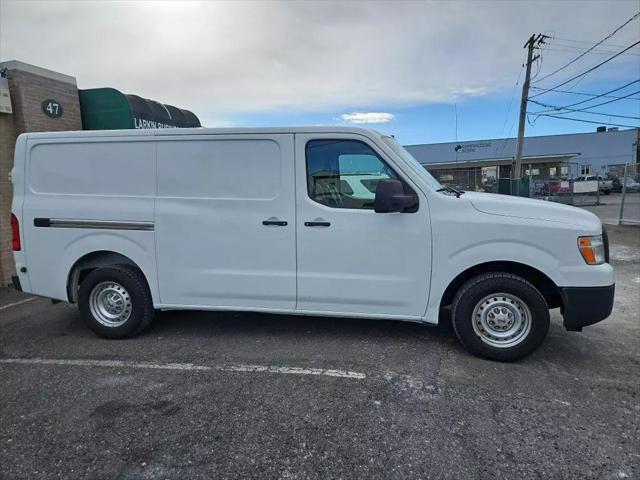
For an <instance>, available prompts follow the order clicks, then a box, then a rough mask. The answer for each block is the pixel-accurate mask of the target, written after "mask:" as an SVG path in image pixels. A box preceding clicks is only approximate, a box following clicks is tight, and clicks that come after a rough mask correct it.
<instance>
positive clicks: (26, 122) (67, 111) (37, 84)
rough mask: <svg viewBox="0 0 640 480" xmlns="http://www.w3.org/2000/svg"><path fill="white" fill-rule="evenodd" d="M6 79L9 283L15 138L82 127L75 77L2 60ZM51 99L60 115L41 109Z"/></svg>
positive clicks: (6, 277)
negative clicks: (9, 106)
mask: <svg viewBox="0 0 640 480" xmlns="http://www.w3.org/2000/svg"><path fill="white" fill-rule="evenodd" d="M5 68H6V73H7V78H8V80H9V91H10V93H11V104H12V107H13V113H12V114H6V113H0V282H1V284H2V285H5V284H7V283H9V282H10V280H11V275H12V273H13V270H14V265H13V254H12V249H11V224H10V215H11V198H12V194H13V192H12V189H11V183H10V182H9V180H8V175H9V172H10V171H11V168H12V167H13V153H14V147H15V142H16V138H17V136H18V135H19V134H21V133H23V132H42V131H59V130H82V121H81V118H80V103H79V100H78V86H77V84H76V80H75V78H73V77H70V76H68V75H63V74H60V73H57V72H52V71H50V70H46V69H44V68H39V67H35V66H33V65H29V64H26V63H22V62H16V61H11V62H5V63H3V64H0V69H5ZM47 99H53V100H56V101H57V102H59V103H60V104H61V105H62V106H63V109H64V113H63V115H62V117H60V118H51V117H49V116H47V115H46V114H45V113H44V112H43V110H42V102H44V101H45V100H47Z"/></svg>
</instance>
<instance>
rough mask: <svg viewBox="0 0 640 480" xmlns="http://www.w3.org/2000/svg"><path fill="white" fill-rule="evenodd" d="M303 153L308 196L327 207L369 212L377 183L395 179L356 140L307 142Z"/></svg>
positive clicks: (385, 165)
mask: <svg viewBox="0 0 640 480" xmlns="http://www.w3.org/2000/svg"><path fill="white" fill-rule="evenodd" d="M305 153H306V161H307V191H308V193H309V197H310V198H311V199H312V200H315V201H316V202H318V203H321V204H323V205H326V206H328V207H333V208H356V209H373V208H374V201H375V196H376V187H377V185H378V182H379V181H380V180H385V179H389V178H394V179H397V178H398V176H397V175H396V173H395V172H394V171H393V170H392V169H391V168H390V167H389V166H388V165H387V164H386V163H385V162H384V161H383V160H382V159H381V158H380V157H379V156H378V154H377V153H376V152H375V151H374V150H373V149H371V147H369V146H368V145H367V144H366V143H363V142H360V141H357V140H341V139H336V140H311V141H309V142H308V143H307V145H306V149H305Z"/></svg>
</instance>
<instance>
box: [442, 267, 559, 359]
mask: <svg viewBox="0 0 640 480" xmlns="http://www.w3.org/2000/svg"><path fill="white" fill-rule="evenodd" d="M451 313H452V320H453V328H454V330H455V332H456V335H457V337H458V339H459V340H460V342H462V344H463V345H464V346H465V348H467V350H469V351H471V352H473V353H475V354H477V355H480V356H482V357H485V358H489V359H491V360H501V361H510V360H517V359H519V358H522V357H525V356H527V355H529V354H530V353H531V352H533V351H534V350H535V349H536V348H537V347H538V346H539V345H540V344H541V343H542V341H543V340H544V338H545V337H546V335H547V332H548V330H549V308H548V306H547V302H546V301H545V299H544V297H543V296H542V295H541V294H540V292H539V291H538V290H537V289H536V288H535V287H534V286H533V285H532V284H531V283H529V282H528V281H527V280H525V279H524V278H522V277H519V276H517V275H513V274H510V273H504V272H494V273H487V274H483V275H480V276H477V277H475V278H472V279H471V280H469V281H467V282H466V283H465V284H464V285H463V286H462V287H461V288H460V290H459V291H458V293H457V294H456V296H455V298H454V301H453V305H452V309H451Z"/></svg>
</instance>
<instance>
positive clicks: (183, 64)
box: [0, 0, 640, 145]
mask: <svg viewBox="0 0 640 480" xmlns="http://www.w3.org/2000/svg"><path fill="white" fill-rule="evenodd" d="M639 5H640V2H638V1H637V0H630V1H626V0H607V1H598V0H583V1H562V0H558V1H544V0H540V1H526V0H520V1H490V0H486V1H482V0H478V1H444V0H442V1H434V2H427V1H423V2H417V1H396V2H384V1H369V2H367V1H354V2H349V1H345V2H331V1H322V2H315V1H307V2H304V1H290V2H284V1H278V2H276V1H261V2H221V1H220V2H172V1H165V2H151V1H148V2H143V1H139V2H125V1H122V2H110V1H84V2H81V1H79V0H78V1H71V2H57V1H46V2H35V1H13V0H0V60H1V61H6V60H20V61H23V62H27V63H31V64H34V65H38V66H40V67H44V68H48V69H51V70H55V71H58V72H61V73H65V74H68V75H72V76H74V77H76V79H77V81H78V86H79V88H96V87H113V88H117V89H119V90H121V91H122V92H124V93H133V94H137V95H140V96H142V97H146V98H151V99H154V100H157V101H160V102H162V103H169V104H172V105H176V106H179V107H181V108H187V109H189V110H192V111H193V112H194V113H196V115H198V117H199V118H200V120H201V122H202V124H203V126H208V127H236V126H237V127H244V126H285V125H358V126H367V127H371V128H375V129H377V130H380V131H383V132H386V133H391V134H394V135H395V136H396V138H398V140H399V141H400V142H401V143H403V144H405V145H406V144H418V143H435V142H448V141H465V140H476V139H487V138H502V137H504V136H514V135H515V134H516V132H517V119H518V110H519V103H520V94H521V86H522V81H523V78H524V70H523V68H522V64H523V62H524V59H525V53H526V51H525V50H524V49H523V45H524V43H525V42H526V40H527V38H528V37H529V36H530V35H531V34H534V33H543V34H546V35H549V36H550V37H551V38H548V39H546V40H545V45H544V46H543V47H542V49H541V50H540V51H538V52H536V53H539V54H540V55H541V58H540V59H539V60H537V61H536V63H535V64H534V65H533V72H532V76H533V83H532V86H533V87H535V88H538V89H540V88H542V89H544V88H552V87H555V86H556V85H557V84H559V83H562V82H564V81H565V80H567V79H570V78H571V77H572V76H574V75H576V74H579V73H582V72H583V71H585V70H587V69H589V68H591V67H593V66H595V65H597V64H598V63H600V62H601V61H603V60H606V59H607V58H609V57H611V56H612V55H613V54H615V53H617V52H619V51H621V50H623V49H624V48H626V47H627V46H629V45H631V44H633V43H635V42H637V41H638V40H640V19H639V18H636V19H635V20H634V21H632V22H631V23H630V24H628V25H627V26H626V27H624V28H622V29H621V30H620V31H619V32H617V33H616V34H615V35H614V36H612V37H611V38H610V39H608V40H607V41H606V42H605V43H604V44H603V45H601V46H600V47H598V48H596V49H595V50H594V51H592V52H589V53H588V54H586V55H584V57H583V58H581V59H579V60H578V61H576V62H574V63H572V64H571V65H569V66H568V67H567V68H564V69H562V70H561V71H559V72H558V73H555V74H553V75H550V76H549V77H548V78H544V79H542V78H543V77H545V76H546V75H548V74H550V73H552V72H553V71H554V70H556V69H558V68H559V67H562V66H563V65H565V64H567V63H568V62H570V61H571V60H573V59H574V58H575V57H577V56H578V55H580V54H581V53H583V52H584V51H585V49H587V48H589V47H591V46H592V45H593V44H595V43H596V42H598V41H599V40H601V39H603V38H604V37H605V36H607V35H608V34H610V33H611V32H613V31H614V30H615V29H616V28H617V27H619V26H620V25H622V24H623V23H624V22H626V21H627V20H629V19H630V18H631V17H633V15H635V14H636V13H638V10H640V6H639ZM540 79H542V80H540ZM638 79H640V45H637V46H635V47H634V48H632V49H630V50H628V51H627V52H625V54H623V55H620V56H618V57H617V58H615V59H614V60H612V61H610V62H608V63H606V64H604V65H603V66H602V67H600V68H597V69H596V70H594V71H593V72H592V73H590V74H589V75H586V76H583V77H580V78H578V79H576V80H575V81H572V82H570V83H568V84H567V85H565V86H563V87H561V89H563V90H565V89H566V90H567V91H571V92H579V93H591V94H600V93H604V92H607V91H609V90H613V89H615V88H618V87H620V86H622V85H625V84H627V83H629V82H632V81H634V80H638ZM542 91H543V90H535V89H532V90H531V93H530V95H533V94H535V93H540V92H542ZM634 92H639V93H638V94H633V93H634ZM631 94H633V95H631ZM611 95H614V96H626V95H631V96H630V97H629V98H627V99H625V100H617V101H615V102H612V103H610V104H608V105H605V106H602V107H598V108H594V109H593V110H591V111H593V112H604V113H606V114H607V116H601V115H594V114H587V113H584V112H581V113H575V115H565V116H566V117H569V116H572V117H575V118H579V119H583V120H588V121H595V122H609V123H616V124H620V125H638V124H639V121H638V120H637V119H633V118H631V119H629V118H619V117H611V116H608V115H622V116H623V117H640V100H639V99H640V83H638V82H636V83H634V84H631V85H629V86H628V87H626V88H624V89H621V90H619V91H617V92H614V93H612V94H611ZM587 98H589V97H587V96H583V95H578V94H575V93H559V92H546V93H544V94H543V95H540V96H539V97H536V99H535V100H536V101H539V102H541V103H544V104H547V105H554V106H555V105H568V104H573V103H576V102H579V101H582V100H584V99H587ZM602 100H603V98H600V99H598V102H599V101H602ZM595 103H597V102H596V101H593V102H591V103H586V104H581V106H576V107H575V108H581V107H584V106H588V105H591V104H595ZM537 110H549V108H548V107H543V106H540V105H535V104H530V105H529V111H537ZM456 118H457V122H456ZM529 122H530V123H527V126H526V135H527V136H531V135H549V134H557V133H575V132H589V131H595V129H596V127H597V125H596V124H591V123H580V122H577V121H569V120H560V119H554V118H550V117H535V116H533V115H530V116H529ZM456 125H457V126H456Z"/></svg>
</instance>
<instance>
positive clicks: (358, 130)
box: [20, 125, 383, 138]
mask: <svg viewBox="0 0 640 480" xmlns="http://www.w3.org/2000/svg"><path fill="white" fill-rule="evenodd" d="M260 133H262V134H286V133H353V134H359V135H364V136H373V137H381V136H383V134H382V133H380V132H378V131H376V130H373V129H370V128H362V127H345V126H340V125H336V126H332V127H327V126H323V127H314V126H308V127H265V128H158V129H137V130H136V129H130V130H76V131H64V132H29V133H24V134H22V135H20V136H23V135H24V136H27V137H28V138H81V137H93V138H95V137H150V136H157V137H160V136H177V135H185V136H186V135H232V134H260Z"/></svg>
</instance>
